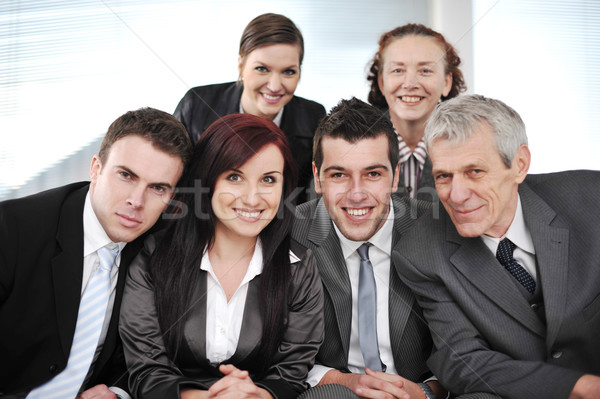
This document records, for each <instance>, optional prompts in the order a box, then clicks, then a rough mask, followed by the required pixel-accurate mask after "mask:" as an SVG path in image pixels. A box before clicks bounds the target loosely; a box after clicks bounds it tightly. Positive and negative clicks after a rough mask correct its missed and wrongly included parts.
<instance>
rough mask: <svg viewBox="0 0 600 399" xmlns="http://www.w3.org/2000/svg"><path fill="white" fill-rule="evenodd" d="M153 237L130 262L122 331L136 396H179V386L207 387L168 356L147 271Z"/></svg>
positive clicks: (122, 313)
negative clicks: (183, 370) (185, 375)
mask: <svg viewBox="0 0 600 399" xmlns="http://www.w3.org/2000/svg"><path fill="white" fill-rule="evenodd" d="M153 250H154V237H152V236H151V237H149V238H148V240H147V241H146V244H145V246H144V249H143V250H142V251H141V252H140V254H139V255H138V256H137V258H136V259H135V260H134V261H133V262H132V263H131V265H130V266H129V274H128V278H127V282H126V285H125V292H124V294H123V304H122V306H121V318H120V328H119V331H120V334H121V339H122V341H123V350H124V351H125V360H126V362H127V366H128V369H129V375H130V378H129V385H130V388H131V393H132V394H133V396H134V397H143V398H146V399H153V398H156V399H163V398H179V397H180V396H179V395H180V392H179V390H180V387H183V386H185V387H186V388H197V389H206V388H207V387H205V386H203V385H202V384H201V383H199V382H196V381H194V380H192V379H189V378H186V377H184V376H183V374H182V373H181V372H180V370H179V369H178V368H177V366H176V365H175V364H174V363H173V362H172V361H171V359H169V357H168V355H167V351H166V348H165V347H164V343H163V339H162V331H161V329H160V326H159V324H158V316H157V312H156V307H155V303H154V289H153V282H152V278H151V277H150V275H149V273H148V270H147V268H148V262H149V258H150V253H151V252H152V251H153Z"/></svg>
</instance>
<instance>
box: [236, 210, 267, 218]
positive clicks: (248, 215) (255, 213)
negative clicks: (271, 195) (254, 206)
mask: <svg viewBox="0 0 600 399" xmlns="http://www.w3.org/2000/svg"><path fill="white" fill-rule="evenodd" d="M235 213H236V214H237V215H238V216H241V217H242V218H244V219H258V217H259V216H260V214H261V213H262V211H250V210H243V209H235Z"/></svg>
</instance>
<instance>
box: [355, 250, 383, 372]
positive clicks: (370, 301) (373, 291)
mask: <svg viewBox="0 0 600 399" xmlns="http://www.w3.org/2000/svg"><path fill="white" fill-rule="evenodd" d="M371 245H373V244H371V243H368V242H366V243H364V244H363V245H361V246H360V247H359V248H358V249H357V252H358V255H359V256H360V272H359V278H358V339H359V341H360V350H361V352H362V355H363V359H364V361H365V367H368V368H370V369H371V370H375V371H385V366H384V365H383V363H382V362H381V358H380V357H379V344H378V343H377V286H376V285H375V275H374V274H373V265H372V264H371V261H370V260H369V247H370V246H371Z"/></svg>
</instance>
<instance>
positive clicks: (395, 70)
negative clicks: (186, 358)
mask: <svg viewBox="0 0 600 399" xmlns="http://www.w3.org/2000/svg"><path fill="white" fill-rule="evenodd" d="M403 72H404V68H394V69H392V73H403Z"/></svg>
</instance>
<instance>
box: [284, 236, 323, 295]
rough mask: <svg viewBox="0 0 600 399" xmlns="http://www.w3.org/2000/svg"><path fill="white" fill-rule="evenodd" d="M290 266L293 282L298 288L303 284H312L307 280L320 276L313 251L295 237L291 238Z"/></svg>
mask: <svg viewBox="0 0 600 399" xmlns="http://www.w3.org/2000/svg"><path fill="white" fill-rule="evenodd" d="M292 254H293V256H292ZM290 267H291V272H292V273H291V274H292V284H293V285H294V286H295V287H296V288H298V287H299V286H302V285H303V284H312V283H309V282H307V280H314V279H316V277H318V276H319V272H318V270H317V263H316V260H315V257H314V255H313V253H312V251H311V250H310V249H309V248H306V247H305V246H303V245H302V244H300V243H299V242H298V241H296V240H294V239H293V238H292V239H291V240H290Z"/></svg>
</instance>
